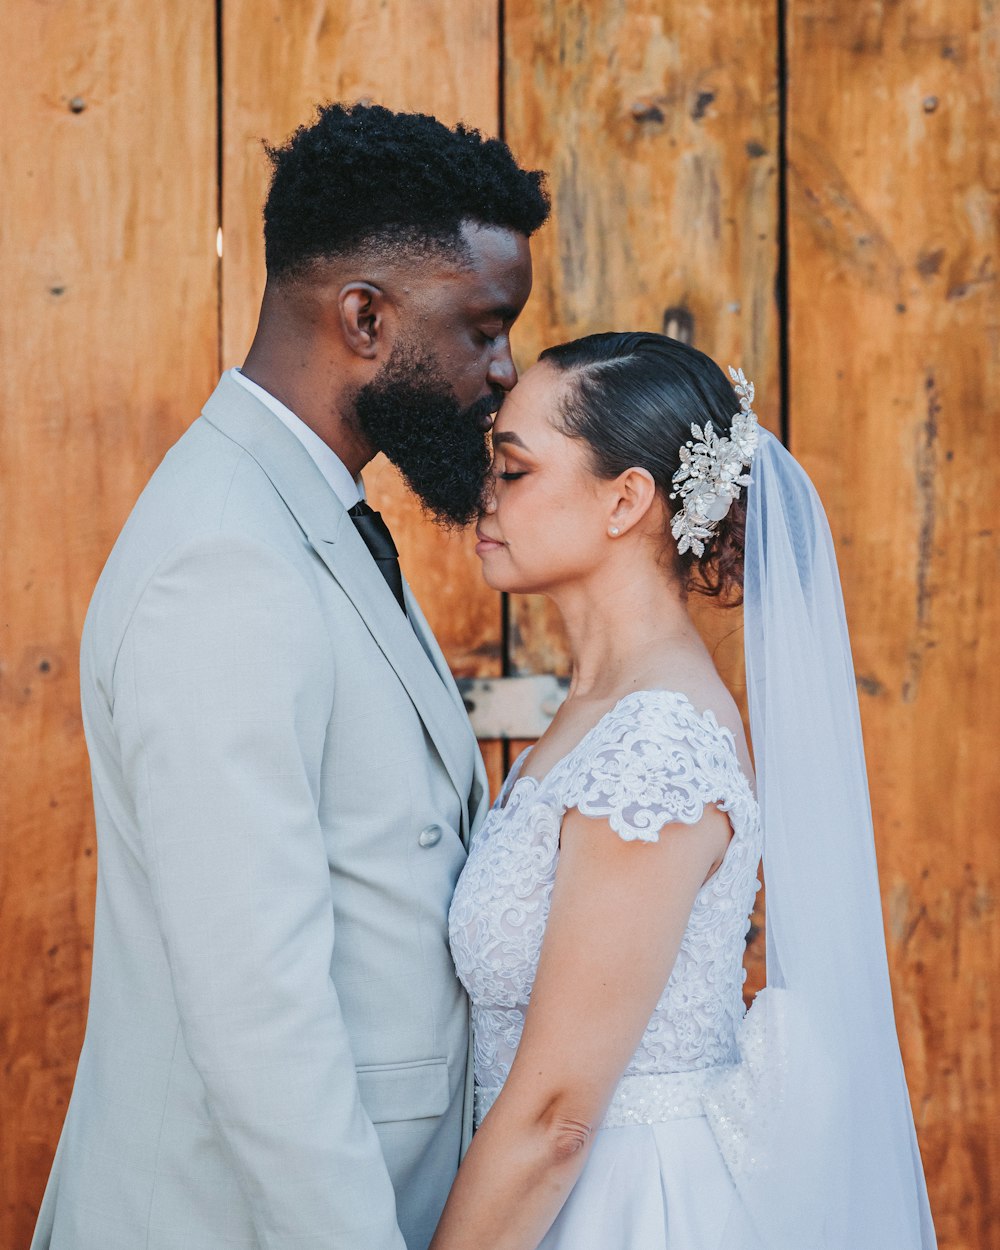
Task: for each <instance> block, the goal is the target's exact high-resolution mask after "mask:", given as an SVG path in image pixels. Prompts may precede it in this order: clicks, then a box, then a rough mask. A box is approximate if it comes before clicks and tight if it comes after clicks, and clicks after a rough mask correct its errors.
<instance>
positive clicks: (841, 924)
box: [432, 333, 935, 1250]
mask: <svg viewBox="0 0 1000 1250" xmlns="http://www.w3.org/2000/svg"><path fill="white" fill-rule="evenodd" d="M730 372H731V374H732V377H733V381H734V384H735V394H734V390H733V389H732V388H731V387H730V385H729V383H728V382H727V380H726V378H725V376H724V375H723V373H722V372H721V370H720V369H719V368H718V367H717V366H716V365H715V364H713V362H712V361H711V360H709V359H708V357H706V356H704V355H702V354H701V353H700V352H697V351H695V350H694V349H692V348H690V347H686V346H684V345H683V344H680V343H678V342H675V341H674V340H671V339H667V338H663V337H661V336H659V335H655V334H644V333H635V334H599V335H592V336H590V337H588V338H584V339H580V340H578V341H576V342H573V343H569V344H565V345H563V346H560V347H556V348H551V349H549V350H548V351H546V352H544V353H543V354H542V357H541V359H540V361H539V363H538V364H537V365H536V366H535V367H534V368H533V369H531V370H530V371H529V372H528V373H527V374H526V375H525V377H524V378H523V380H522V381H521V382H520V384H519V385H518V386H517V387H516V389H515V390H514V391H513V392H512V394H511V395H510V397H509V398H508V399H507V401H506V402H505V403H504V405H503V408H502V409H501V411H500V414H499V416H498V418H497V422H496V426H495V428H494V435H493V443H494V455H495V465H494V480H493V489H492V494H491V497H490V501H489V503H488V505H487V507H486V509H485V511H484V513H483V516H482V517H481V520H480V525H479V529H478V538H479V542H478V545H477V548H476V550H477V553H478V554H479V556H480V557H481V559H482V562H483V573H484V576H485V578H486V581H487V582H488V583H489V584H490V585H491V586H493V587H495V588H496V589H498V590H503V591H509V592H518V593H528V594H545V595H548V596H549V597H550V598H551V599H552V600H553V601H554V602H555V604H556V605H557V607H558V608H559V610H560V612H561V614H562V617H563V620H564V623H565V627H566V633H567V636H568V639H569V645H570V648H571V651H572V658H573V677H572V683H571V686H570V691H569V695H568V697H567V699H566V701H565V703H564V704H563V706H562V707H561V708H560V710H559V712H558V714H557V716H556V717H555V719H554V720H553V722H552V725H551V726H550V728H549V729H548V730H547V731H546V733H545V734H544V735H543V737H542V738H541V739H540V740H539V742H538V743H537V745H536V746H534V747H533V748H532V749H531V750H530V751H528V752H525V753H524V754H523V755H522V756H521V757H520V758H519V759H518V760H517V761H516V763H515V764H514V766H513V768H512V770H511V773H510V775H509V776H508V778H507V780H506V783H505V784H504V787H503V790H502V792H501V793H500V795H499V797H498V798H497V801H496V803H495V804H494V806H493V809H492V810H491V812H490V814H489V816H488V818H487V820H486V822H485V824H484V826H483V827H482V829H481V831H480V833H479V834H478V836H477V838H476V840H475V841H474V843H473V846H472V848H471V852H470V856H469V860H468V864H467V866H466V868H465V871H464V872H463V874H462V877H461V879H460V881H459V884H458V888H457V890H456V893H455V898H454V902H453V904H452V909H451V917H450V929H451V942H452V949H453V953H454V957H455V961H456V965H457V968H458V971H459V975H460V976H461V978H462V980H463V982H464V984H465V986H466V988H467V989H468V991H469V995H470V997H471V1000H472V1004H473V1027H474V1037H475V1080H476V1124H477V1132H476V1134H475V1136H474V1138H473V1142H472V1145H471V1147H470V1149H469V1151H468V1154H467V1155H466V1157H465V1160H464V1161H463V1163H462V1166H461V1169H460V1171H459V1174H458V1178H457V1180H456V1182H455V1186H454V1188H453V1190H452V1193H451V1196H450V1198H449V1200H448V1204H447V1206H446V1208H445V1211H444V1214H443V1216H442V1219H441V1222H440V1225H439V1227H438V1230H437V1233H436V1235H435V1238H434V1241H433V1243H432V1250H536V1248H537V1247H542V1248H543V1250H813V1248H815V1250H929V1248H931V1247H933V1246H934V1245H935V1239H934V1232H933V1228H932V1225H931V1220H930V1213H929V1209H928V1206H927V1199H926V1192H925V1187H924V1180H923V1173H922V1170H921V1166H920V1159H919V1154H918V1152H917V1149H916V1143H915V1138H914V1133H913V1122H912V1117H911V1114H910V1109H909V1102H908V1099H907V1094H906V1087H905V1082H904V1079H903V1073H902V1065H901V1062H900V1058H899V1049H898V1044H897V1041H896V1034H895V1027H894V1024H893V1018H892V1006H891V999H890V995H889V985H888V974H887V967H886V957H885V946H884V938H883V935H882V926H881V912H880V909H879V898H878V886H877V878H876V873H875V858H874V846H873V839H872V831H871V823H870V814H869V808H868V797H867V783H866V779H865V773H864V759H863V753H862V748H861V736H860V726H859V722H858V712H857V700H856V697H855V694H854V684H853V672H852V669H851V661H850V651H849V645H848V642H847V634H846V626H845V625H844V617H843V606H842V602H841V598H840V586H839V579H838V577H837V572H836V564H835V561H834V559H833V554H832V546H831V544H830V539H829V531H828V528H827V526H826V523H825V518H824V516H823V513H822V509H821V508H820V505H819V503H818V500H817V499H816V497H815V493H814V492H813V491H812V489H811V486H810V485H809V483H808V480H807V479H806V478H805V475H804V474H803V472H802V470H801V469H800V468H799V467H798V465H797V464H796V463H795V461H794V460H793V459H792V458H791V457H790V456H789V455H788V453H787V452H785V451H784V449H783V448H782V447H781V445H780V443H778V441H777V440H776V439H774V438H773V437H772V436H770V435H769V434H767V433H766V432H765V431H762V430H760V429H759V428H758V425H757V419H756V416H755V414H754V413H753V409H752V403H753V385H752V383H749V382H747V381H746V379H745V378H744V376H743V374H742V373H736V372H733V371H730ZM734 408H736V409H738V411H737V412H736V413H735V415H733V409H734ZM691 590H702V591H707V592H708V593H711V594H718V595H721V596H723V597H726V598H734V597H738V596H739V595H740V593H741V592H742V593H744V594H745V637H746V653H747V674H748V689H749V695H750V708H751V730H752V733H753V738H754V744H753V745H754V752H755V759H756V764H757V772H758V777H757V782H756V783H755V779H754V771H753V766H752V763H751V755H750V750H749V748H748V744H747V742H746V739H745V737H744V732H743V726H742V723H741V718H740V715H739V712H738V709H737V707H736V704H735V702H734V701H733V698H732V696H731V695H730V693H729V691H728V690H727V689H726V687H725V685H724V684H723V682H722V680H721V678H720V677H719V674H718V673H717V672H716V670H715V666H714V665H713V663H712V659H711V656H710V655H709V653H708V651H707V650H706V648H705V646H704V644H703V642H702V641H701V639H700V637H699V635H698V632H697V631H696V629H695V628H694V626H693V624H692V622H691V619H690V616H689V614H688V610H687V596H688V593H689V591H691ZM762 854H763V864H764V874H765V877H766V879H767V885H768V898H767V905H768V906H767V910H768V926H767V927H768V988H767V989H766V990H764V991H762V992H761V994H759V995H758V996H757V999H756V1000H755V1002H754V1005H753V1006H752V1007H751V1010H750V1012H749V1013H748V1014H747V1015H746V1016H744V1009H743V1001H742V984H743V978H744V973H743V971H742V955H743V949H744V939H745V935H746V932H747V928H748V917H749V914H750V911H751V908H752V905H753V899H754V893H755V891H756V889H757V888H758V883H757V869H758V864H759V861H760V860H761V856H762ZM845 930H846V932H845Z"/></svg>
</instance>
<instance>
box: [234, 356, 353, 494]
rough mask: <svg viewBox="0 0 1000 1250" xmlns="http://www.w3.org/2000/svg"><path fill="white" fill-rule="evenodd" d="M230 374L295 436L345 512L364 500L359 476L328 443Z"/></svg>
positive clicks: (248, 382) (283, 407)
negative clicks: (352, 473)
mask: <svg viewBox="0 0 1000 1250" xmlns="http://www.w3.org/2000/svg"><path fill="white" fill-rule="evenodd" d="M229 373H230V376H231V377H232V378H233V379H234V380H235V381H237V382H238V383H239V384H240V386H242V387H245V388H246V389H247V390H248V391H249V392H250V394H251V395H253V396H255V397H256V398H257V399H259V400H260V402H261V403H262V404H264V405H265V407H267V408H268V409H269V410H270V411H271V412H273V413H274V415H275V416H276V417H277V418H278V420H279V421H280V422H281V424H282V425H284V426H285V427H286V428H287V429H288V430H290V431H291V432H292V433H293V434H294V435H295V437H296V438H297V439H298V440H299V442H300V443H301V444H302V446H303V447H304V448H305V449H306V451H307V452H308V453H309V455H310V457H311V458H312V460H313V462H314V463H315V465H316V467H317V468H318V469H319V471H320V473H322V474H323V476H324V478H326V481H327V483H328V484H329V486H330V489H331V490H332V491H333V493H334V494H335V495H336V496H337V498H338V499H339V500H340V502H341V503H342V504H343V505H344V507H345V508H353V507H354V505H355V504H356V503H357V502H358V501H359V500H361V499H364V498H365V486H364V482H362V480H361V476H360V474H359V475H358V478H357V480H355V479H354V478H352V477H351V474H350V470H349V469H348V468H347V465H345V464H344V462H343V460H341V458H340V457H339V456H338V455H337V453H336V452H335V451H334V450H333V448H332V447H331V446H330V445H329V444H328V443H324V441H323V440H322V439H321V438H320V436H319V435H318V434H317V433H316V431H315V430H312V429H310V428H309V426H308V425H306V423H305V422H304V421H303V420H302V419H301V417H297V416H296V415H295V413H294V412H292V410H291V408H288V407H286V405H285V404H283V403H282V402H281V400H280V399H275V397H274V396H273V395H272V394H271V393H270V391H265V390H264V388H263V387H262V386H259V385H258V384H257V383H256V382H252V381H251V380H250V378H248V377H244V375H243V374H242V373H241V372H240V370H239V369H230V370H229Z"/></svg>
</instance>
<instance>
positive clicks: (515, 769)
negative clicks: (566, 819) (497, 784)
mask: <svg viewBox="0 0 1000 1250" xmlns="http://www.w3.org/2000/svg"><path fill="white" fill-rule="evenodd" d="M642 695H664V696H666V697H667V698H668V699H670V700H672V701H673V702H674V703H679V704H682V705H683V706H685V707H686V708H688V709H689V710H690V712H691V715H692V716H693V717H694V719H695V720H696V721H699V722H701V723H702V724H703V725H707V726H708V727H709V728H710V729H711V730H713V731H714V732H715V733H716V734H719V735H720V736H721V737H722V738H724V739H725V741H726V743H727V745H728V746H729V748H730V749H731V750H732V753H733V762H734V763H735V764H736V768H737V771H738V772H739V775H740V776H741V777H742V779H743V780H744V781H745V782H746V785H747V787H748V789H749V791H750V794H751V795H753V793H754V788H753V785H752V783H751V782H750V779H749V777H747V775H746V773H745V772H744V770H743V765H742V764H741V763H740V757H739V753H738V751H737V750H736V738H735V737H734V735H733V731H732V730H731V729H729V728H727V726H725V725H720V724H719V720H718V717H717V716H716V715H715V713H714V712H713V711H712V709H711V708H704V709H703V710H702V711H700V712H699V711H698V709H697V708H696V707H695V706H694V704H693V703H692V702H691V699H690V698H689V697H688V696H687V695H686V694H684V692H683V691H681V690H665V689H663V690H661V689H659V688H657V687H649V688H643V689H641V690H629V691H628V692H627V693H626V694H623V695H622V697H621V698H620V699H619V700H618V701H617V702H616V703H614V704H613V705H612V706H611V707H609V708H608V709H607V711H606V712H603V713H602V714H601V716H599V717H598V719H597V720H596V721H595V722H594V723H593V725H591V727H590V728H589V729H588V730H587V732H586V733H585V734H584V735H583V736H582V737H581V738H580V739H579V741H578V742H577V743H576V744H575V745H574V746H572V747H570V749H569V750H568V751H567V752H566V753H565V755H561V756H560V757H559V759H557V760H555V761H554V763H552V764H551V765H550V766H549V769H548V771H547V772H546V773H545V774H544V776H542V777H532V776H531V775H530V774H527V773H525V772H524V771H523V770H524V763H525V761H526V760H527V759H528V757H529V756H530V755H531V753H532V751H533V750H534V749H535V748H534V746H533V745H532V746H530V747H525V749H524V750H523V751H522V752H521V754H520V755H519V756H518V757H517V759H516V760H515V761H514V763H513V764H512V765H511V769H510V773H509V774H508V776H507V780H506V782H505V783H504V787H503V791H502V793H501V797H502V800H503V801H502V803H499V804H498V808H499V810H500V811H503V810H504V808H506V806H507V804H508V803H509V802H510V797H511V795H512V794H513V793H514V789H515V787H517V786H518V785H520V784H521V783H522V782H527V781H530V782H533V783H534V785H535V787H536V788H538V789H541V787H542V786H544V785H545V784H546V783H547V782H548V781H549V779H550V778H551V777H552V775H553V774H554V773H555V771H556V770H557V769H559V768H562V766H563V765H564V764H565V763H566V762H567V760H569V759H571V758H572V757H573V756H574V755H576V753H577V752H578V751H579V750H580V749H581V748H582V747H583V746H584V745H586V744H587V743H589V742H590V740H591V739H592V738H593V737H594V736H595V735H596V733H597V731H598V729H600V728H601V726H602V725H603V724H604V722H605V721H606V720H608V718H609V717H611V716H613V715H614V714H615V712H617V711H618V710H619V708H620V707H621V706H622V704H623V703H627V702H628V701H629V700H630V699H636V698H639V697H640V696H642Z"/></svg>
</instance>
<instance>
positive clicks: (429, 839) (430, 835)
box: [417, 825, 441, 846]
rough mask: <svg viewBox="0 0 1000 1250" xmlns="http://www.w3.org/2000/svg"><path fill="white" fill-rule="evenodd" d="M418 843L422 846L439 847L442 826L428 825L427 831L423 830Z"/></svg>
mask: <svg viewBox="0 0 1000 1250" xmlns="http://www.w3.org/2000/svg"><path fill="white" fill-rule="evenodd" d="M417 841H418V842H419V843H420V845H421V846H437V844H438V843H439V842H440V841H441V826H440V825H428V826H427V828H426V829H421V830H420V835H419V837H418V838H417Z"/></svg>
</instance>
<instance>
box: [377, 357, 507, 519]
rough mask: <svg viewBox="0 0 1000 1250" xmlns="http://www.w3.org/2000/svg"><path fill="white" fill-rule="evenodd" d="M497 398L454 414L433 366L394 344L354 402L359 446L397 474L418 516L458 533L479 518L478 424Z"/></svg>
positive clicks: (481, 448) (485, 456)
mask: <svg viewBox="0 0 1000 1250" xmlns="http://www.w3.org/2000/svg"><path fill="white" fill-rule="evenodd" d="M501 398H502V393H501V392H500V390H499V389H497V390H496V392H495V394H494V395H492V396H488V397H487V398H485V399H480V400H478V401H477V402H476V403H475V404H473V405H472V406H471V407H469V408H464V409H463V408H461V407H460V406H459V403H458V400H457V399H456V398H455V392H454V391H453V390H452V388H451V386H449V384H448V382H447V380H446V378H445V377H444V374H443V372H442V370H441V366H440V365H439V364H438V362H437V360H436V359H435V358H434V356H433V355H432V353H431V352H429V351H428V350H427V349H426V348H424V347H422V346H418V345H417V344H415V343H412V342H409V343H397V344H396V346H395V347H394V348H393V350H392V352H391V353H390V355H389V359H388V360H387V361H386V363H385V365H383V367H382V369H381V370H380V371H379V372H378V374H377V375H376V376H375V377H374V378H373V379H372V381H371V382H369V383H367V384H366V385H365V386H363V387H362V388H361V389H360V390H359V391H358V393H357V395H356V396H355V399H354V412H355V416H356V418H357V423H358V427H359V429H360V430H361V433H362V434H363V435H364V437H365V439H366V441H367V442H368V443H370V444H371V446H372V447H374V448H376V449H377V450H378V451H381V452H383V453H384V454H385V455H386V457H387V458H388V459H389V460H391V461H392V463H393V464H394V465H395V466H396V468H397V469H399V471H400V473H402V475H403V477H404V479H405V480H406V484H407V485H408V486H409V488H410V490H412V491H413V493H414V494H415V495H416V496H417V498H418V499H419V500H420V502H421V504H422V505H423V507H424V509H425V510H426V511H427V512H429V513H430V514H431V515H432V516H433V517H434V519H435V520H436V521H437V522H438V523H439V524H441V525H444V526H446V527H447V528H449V529H458V528H461V527H462V526H465V525H468V524H470V522H472V521H474V520H475V519H476V517H477V516H478V515H479V513H480V511H481V508H482V504H483V499H484V496H485V490H486V482H487V479H488V477H489V471H490V452H489V443H488V440H487V431H485V430H484V429H483V428H482V427H483V424H484V422H483V420H482V419H483V417H484V416H485V415H487V414H489V413H492V412H495V411H496V410H497V408H498V407H499V406H500V399H501Z"/></svg>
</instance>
